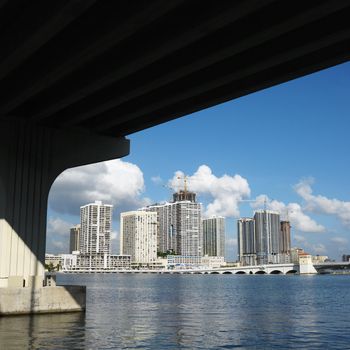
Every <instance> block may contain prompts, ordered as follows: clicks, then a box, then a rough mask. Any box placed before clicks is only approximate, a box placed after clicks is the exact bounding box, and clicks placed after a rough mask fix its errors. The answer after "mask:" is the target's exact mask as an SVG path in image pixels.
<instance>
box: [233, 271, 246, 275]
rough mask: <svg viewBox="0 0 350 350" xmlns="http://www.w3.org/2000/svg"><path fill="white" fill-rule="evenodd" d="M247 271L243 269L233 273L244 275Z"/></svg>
mask: <svg viewBox="0 0 350 350" xmlns="http://www.w3.org/2000/svg"><path fill="white" fill-rule="evenodd" d="M246 274H247V273H246V272H245V271H237V272H236V273H235V275H246Z"/></svg>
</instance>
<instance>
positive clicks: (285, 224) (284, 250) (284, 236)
mask: <svg viewBox="0 0 350 350" xmlns="http://www.w3.org/2000/svg"><path fill="white" fill-rule="evenodd" d="M290 229H291V226H290V222H289V221H281V235H280V253H281V254H289V253H290Z"/></svg>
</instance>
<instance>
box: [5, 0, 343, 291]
mask: <svg viewBox="0 0 350 350" xmlns="http://www.w3.org/2000/svg"><path fill="white" fill-rule="evenodd" d="M349 18H350V2H349V1H342V0H337V1H329V0H317V1H316V0H314V1H295V0H284V1H281V0H275V1H274V0H237V1H232V0H222V1H212V0H210V1H206V0H186V1H185V0H172V1H164V0H152V1H151V0H139V1H95V0H62V1H53V2H52V1H47V0H37V1H24V0H11V1H10V0H8V1H6V0H4V1H0V48H1V50H0V91H1V94H0V124H1V129H0V143H1V146H0V162H1V167H0V286H8V285H12V284H13V285H15V286H22V285H25V286H27V285H31V284H32V285H37V284H39V285H40V284H41V283H42V276H43V263H44V249H45V230H46V205H47V196H48V192H49V189H50V186H51V184H52V182H53V181H54V179H55V177H56V176H57V175H58V174H59V173H60V172H61V171H63V170H64V169H66V168H68V167H72V166H78V165H82V164H88V163H92V162H96V161H102V160H107V159H112V158H117V157H122V156H124V155H126V154H127V153H128V150H129V146H128V142H127V141H126V140H125V139H124V137H125V136H127V135H129V134H131V133H134V132H137V131H139V130H143V129H145V128H148V127H151V126H154V125H157V124H159V123H163V122H165V121H168V120H171V119H174V118H177V117H181V116H183V115H186V114H188V113H191V112H195V111H198V110H201V109H203V108H206V107H210V106H213V105H215V104H218V103H221V102H224V101H228V100H231V99H234V98H237V97H240V96H243V95H246V94H249V93H252V92H254V91H258V90H260V89H263V88H266V87H269V86H273V85H275V84H278V83H282V82H285V81H288V80H290V79H294V78H297V77H300V76H302V75H305V74H309V73H312V72H315V71H317V70H320V69H323V68H326V67H330V66H332V65H335V64H339V63H342V62H345V61H347V60H349V59H350V49H349V48H350V21H349Z"/></svg>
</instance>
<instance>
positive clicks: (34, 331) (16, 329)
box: [0, 313, 85, 350]
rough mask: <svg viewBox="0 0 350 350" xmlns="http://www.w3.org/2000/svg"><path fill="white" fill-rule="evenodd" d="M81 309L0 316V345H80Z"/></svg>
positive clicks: (17, 346) (62, 346)
mask: <svg viewBox="0 0 350 350" xmlns="http://www.w3.org/2000/svg"><path fill="white" fill-rule="evenodd" d="M84 336H85V315H84V313H64V314H56V315H53V314H49V315H36V316H32V317H30V316H11V317H0V349H4V350H5V349H6V350H7V349H15V350H18V349H40V348H46V349H73V348H77V349H79V348H81V349H83V348H84V344H85V339H84Z"/></svg>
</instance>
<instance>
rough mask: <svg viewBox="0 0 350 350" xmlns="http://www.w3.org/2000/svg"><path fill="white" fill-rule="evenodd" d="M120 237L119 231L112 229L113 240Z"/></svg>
mask: <svg viewBox="0 0 350 350" xmlns="http://www.w3.org/2000/svg"><path fill="white" fill-rule="evenodd" d="M115 239H119V232H118V231H112V232H111V240H115Z"/></svg>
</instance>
